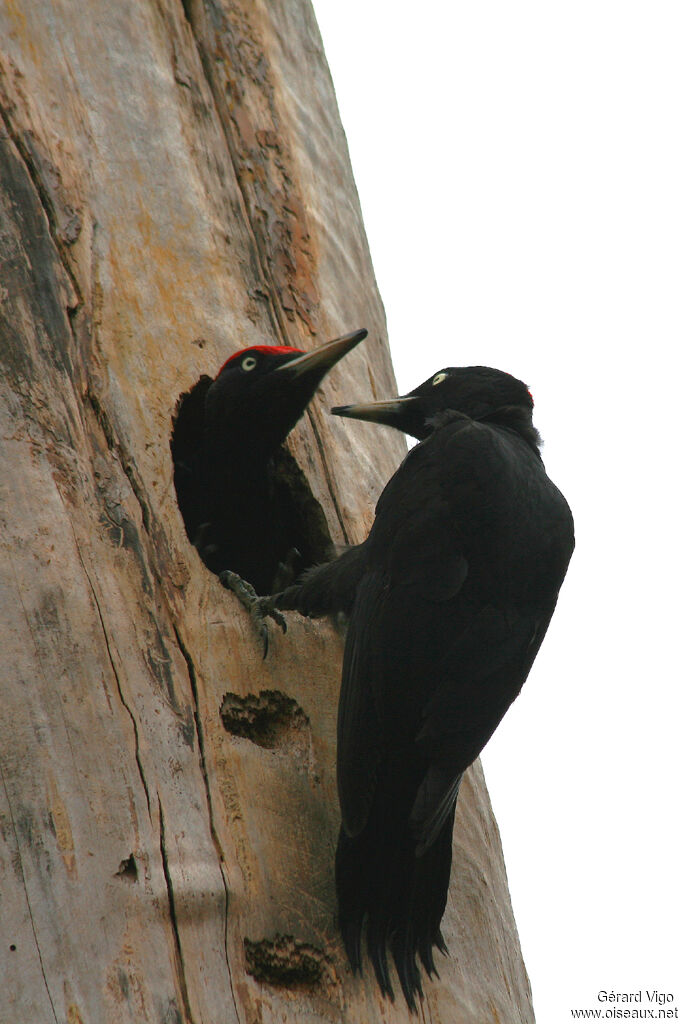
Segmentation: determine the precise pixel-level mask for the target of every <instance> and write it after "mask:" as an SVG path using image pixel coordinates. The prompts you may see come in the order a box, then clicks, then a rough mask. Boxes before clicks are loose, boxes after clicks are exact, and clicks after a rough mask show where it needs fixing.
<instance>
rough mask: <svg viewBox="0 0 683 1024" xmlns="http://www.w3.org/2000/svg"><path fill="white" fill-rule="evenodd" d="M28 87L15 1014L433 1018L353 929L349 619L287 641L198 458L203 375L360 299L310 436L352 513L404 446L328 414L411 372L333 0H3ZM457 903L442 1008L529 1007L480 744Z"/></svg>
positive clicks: (450, 1017) (329, 499) (312, 450)
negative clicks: (397, 985)
mask: <svg viewBox="0 0 683 1024" xmlns="http://www.w3.org/2000/svg"><path fill="white" fill-rule="evenodd" d="M0 105H1V108H2V121H1V122H0V332H1V333H0V373H1V380H0V395H1V404H0V530H1V532H0V547H1V559H0V605H1V612H2V614H1V621H0V637H1V651H2V657H1V662H0V701H1V708H2V717H1V720H0V769H1V772H2V779H1V785H0V1022H1V1024H9V1022H12V1024H42V1022H46V1024H47V1022H50V1021H59V1022H60V1024H62V1022H68V1024H91V1022H97V1024H101V1022H112V1024H114V1022H115V1024H119V1022H135V1024H144V1022H148V1021H149V1022H152V1021H153V1022H163V1024H176V1022H181V1021H182V1022H190V1021H192V1022H195V1024H199V1022H204V1024H219V1022H220V1024H225V1022H240V1024H245V1022H252V1021H263V1022H271V1021H272V1022H275V1021H304V1020H307V1021H314V1020H315V1021H342V1020H346V1021H354V1022H358V1024H361V1022H373V1021H376V1022H378V1021H401V1020H407V1019H408V1018H409V1015H408V1013H407V1011H406V1008H405V1006H403V1005H402V1004H401V1003H398V1002H397V1004H396V1006H393V1007H392V1006H391V1004H388V1003H387V1002H386V1001H384V1000H382V999H381V998H380V997H379V995H378V990H377V987H376V985H375V983H374V980H373V978H372V977H371V975H370V973H369V972H367V973H366V975H365V976H364V977H363V978H357V979H354V978H353V977H352V976H351V974H350V971H349V969H348V967H347V965H346V963H345V960H344V956H343V954H342V951H341V948H340V943H339V939H338V936H337V933H336V930H335V927H334V919H333V915H334V887H333V851H334V844H335V838H336V830H337V827H338V811H337V803H336V794H335V783H334V734H335V714H336V697H337V690H338V681H339V672H340V653H341V641H340V639H339V637H338V635H337V634H336V632H335V631H334V629H333V628H332V626H331V625H329V624H325V623H310V622H306V621H304V620H301V619H298V618H297V617H291V619H292V622H291V626H290V632H289V633H288V635H287V637H281V636H279V635H278V636H275V637H274V639H273V644H272V649H271V653H270V654H269V656H268V659H267V660H266V661H265V662H264V661H262V659H261V652H260V649H259V646H258V643H257V641H256V638H255V636H254V634H253V632H252V629H251V625H250V623H249V620H248V618H247V616H246V615H245V614H244V613H243V612H242V610H241V609H240V608H239V606H238V605H237V603H236V601H235V599H234V598H233V597H231V596H228V595H227V594H226V593H225V592H224V591H223V590H222V589H221V587H220V586H219V585H218V583H217V581H216V580H215V578H214V577H213V576H211V574H210V573H208V572H207V570H206V569H205V568H204V566H203V565H202V563H201V561H200V559H199V557H198V556H197V554H196V552H195V550H194V549H193V548H192V547H191V546H190V545H189V543H188V541H187V538H186V536H185V532H184V528H183V523H182V520H181V518H180V515H179V512H178V508H177V505H176V502H175V494H174V489H173V483H172V478H173V467H172V463H171V457H170V450H169V437H170V430H171V422H172V416H173V412H174V409H175V405H176V402H177V399H178V397H179V396H180V394H181V393H182V392H184V391H186V390H187V389H188V388H189V387H190V386H191V385H192V384H193V383H194V382H195V381H196V380H197V379H198V377H199V376H200V374H201V373H215V372H216V370H217V369H218V367H219V366H220V365H221V363H222V362H223V360H224V359H225V358H226V356H227V355H228V354H229V353H230V351H233V350H235V349H236V348H240V347H243V346H245V345H248V344H263V343H266V344H267V343H271V344H278V343H289V344H295V345H298V346H300V347H303V348H309V347H311V346H312V345H313V344H318V343H321V342H322V341H324V340H326V339H327V338H331V337H334V336H335V335H337V334H339V333H343V332H344V331H346V330H349V329H351V328H354V327H358V326H365V327H367V328H368V329H369V330H370V338H369V339H368V341H367V342H365V343H364V344H363V345H362V346H360V347H359V348H358V349H357V350H355V351H354V352H353V353H352V354H351V355H350V356H349V357H348V358H347V359H346V360H344V361H343V363H342V364H340V366H339V367H337V368H336V369H335V370H334V371H333V372H332V374H331V375H330V377H329V379H328V380H327V382H326V383H325V385H324V386H323V388H322V389H321V391H320V392H319V395H318V398H317V399H316V400H315V402H314V404H313V406H312V409H311V412H310V414H309V415H307V416H306V417H305V418H304V420H303V421H302V423H301V424H300V425H299V427H298V428H297V429H296V431H295V433H294V435H293V437H292V439H291V450H292V451H293V453H294V454H295V456H296V458H297V460H298V461H299V463H300V465H301V466H302V468H303V469H304V471H305V473H306V475H307V478H308V481H309V484H310V486H311V489H312V491H313V493H314V494H315V496H316V497H317V499H318V500H319V501H320V502H321V504H322V506H323V508H324V510H325V514H326V516H327V519H328V524H329V528H330V533H331V535H332V537H333V539H334V540H335V541H339V542H343V541H345V540H349V541H357V540H359V539H362V537H363V536H364V535H365V532H366V530H367V528H368V525H369V523H370V522H371V518H372V508H373V506H374V502H375V500H376V498H377V496H378V494H379V492H380V490H381V487H382V486H383V484H384V482H385V481H386V479H387V478H388V477H389V475H390V473H391V472H392V471H393V469H394V468H395V466H396V465H397V463H398V461H399V459H400V458H401V455H402V452H403V451H404V448H403V443H402V440H401V438H400V437H398V435H393V434H391V433H390V432H388V431H379V430H377V429H373V428H372V427H370V426H365V425H363V424H348V423H345V422H342V421H340V420H336V419H334V418H331V417H328V416H326V415H325V412H324V410H325V409H326V408H329V406H330V405H332V404H335V402H340V401H347V400H351V399H356V400H360V399H363V398H366V399H367V398H370V397H371V396H373V395H375V396H378V397H380V396H385V395H389V394H391V393H392V390H393V387H394V382H393V375H392V370H391V364H390V359H389V355H388V350H387V346H386V328H385V323H384V316H383V310H382V305H381V301H380V299H379V296H378V294H377V290H376V286H375V283H374V277H373V272H372V266H371V262H370V257H369V254H368V249H367V243H366V240H365V235H364V231H363V226H362V221H361V216H360V211H359V205H358V201H357V197H356V193H355V188H354V184H353V179H352V175H351V170H350V166H349V160H348V154H347V151H346V145H345V141H344V135H343V131H342V129H341V126H340V123H339V119H338V114H337V109H336V103H335V100H334V93H333V89H332V85H331V82H330V78H329V74H328V71H327V67H326V64H325V60H324V55H323V53H322V48H321V43H320V39H319V35H318V31H317V27H316V25H315V21H314V18H313V14H312V11H311V8H310V5H309V3H308V0H287V2H285V0H280V2H276V0H269V2H266V0H241V2H240V0H188V2H186V3H185V4H184V5H183V4H181V3H180V0H177V2H174V0H156V2H155V0H117V2H116V3H111V2H110V0H89V2H88V3H87V4H86V5H85V6H84V5H80V4H79V5H74V4H72V3H70V2H68V0H29V2H28V3H15V2H10V0H3V2H2V3H0ZM399 214H400V211H397V215H399ZM264 691H269V693H266V694H264ZM226 693H228V694H233V695H236V696H234V697H232V698H229V700H228V704H229V705H230V706H232V707H233V708H234V707H237V714H236V715H233V718H232V719H230V718H227V719H226V720H227V723H228V726H229V728H230V730H231V731H229V730H228V728H226V726H225V725H224V724H223V720H222V718H221V714H220V710H221V706H222V704H223V700H224V697H225V695H226ZM249 695H252V696H253V697H254V698H255V699H256V698H257V701H256V703H257V705H258V706H259V707H260V708H261V710H262V716H264V718H265V721H266V725H267V727H266V728H265V729H263V728H260V727H257V726H254V724H253V721H252V719H250V718H249V715H248V714H247V715H246V717H245V719H244V721H241V720H239V709H240V698H242V697H245V696H249ZM278 695H280V696H278ZM281 695H285V696H286V698H287V700H283V697H282V696H281ZM259 701H260V704H259ZM283 708H284V710H283ZM269 716H270V717H269ZM444 925H445V927H444V932H445V936H446V940H447V942H448V944H449V947H450V949H451V956H450V958H449V959H443V960H442V961H441V963H440V970H441V980H440V981H434V982H428V983H427V985H426V993H427V995H426V999H425V1001H424V1003H423V1004H422V1006H421V1009H420V1017H421V1019H424V1020H429V1021H433V1022H437V1021H442V1022H449V1024H458V1022H468V1024H469V1022H471V1024H485V1022H488V1021H491V1022H518V1021H523V1022H529V1021H532V1020H533V1012H532V1009H531V1003H530V995H529V988H528V982H527V978H526V974H525V971H524V967H523V963H522V959H521V954H520V950H519V944H518V939H517V934H516V930H515V925H514V919H513V916H512V911H511V908H510V902H509V897H508V893H507V885H506V879H505V870H504V866H503V860H502V853H501V849H500V842H499V838H498V833H497V829H496V825H495V821H494V818H493V815H492V812H491V808H490V805H489V802H488V797H487V794H486V789H485V786H484V782H483V777H482V775H481V771H480V769H479V767H478V766H477V767H476V768H475V769H474V770H473V771H472V772H470V773H469V778H468V780H467V784H466V785H465V786H464V791H463V794H462V797H461V802H460V806H459V810H458V820H457V828H456V839H455V847H454V870H453V882H452V886H451V895H450V901H449V907H448V910H447V914H446V918H445V920H444Z"/></svg>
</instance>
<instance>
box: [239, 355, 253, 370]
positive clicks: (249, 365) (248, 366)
mask: <svg viewBox="0 0 683 1024" xmlns="http://www.w3.org/2000/svg"><path fill="white" fill-rule="evenodd" d="M255 366H256V359H255V358H254V356H245V357H244V359H243V360H242V369H243V370H247V371H248V370H253V369H254V368H255Z"/></svg>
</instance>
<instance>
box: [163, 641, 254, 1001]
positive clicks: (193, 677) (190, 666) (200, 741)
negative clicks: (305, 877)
mask: <svg viewBox="0 0 683 1024" xmlns="http://www.w3.org/2000/svg"><path fill="white" fill-rule="evenodd" d="M173 630H174V633H175V637H176V643H177V644H178V649H179V650H180V653H181V654H182V656H183V658H184V659H185V664H186V666H187V675H188V679H189V681H190V690H191V692H192V701H193V704H194V722H195V730H196V733H197V747H198V754H199V768H200V771H201V773H202V779H203V781H204V789H205V791H206V804H207V807H208V810H209V830H210V833H211V840H212V842H213V845H214V849H215V851H216V857H217V858H218V865H219V868H220V872H221V879H222V881H223V890H224V892H225V901H224V911H223V917H224V931H223V944H224V950H225V963H226V967H227V969H228V981H229V984H230V993H231V995H232V1001H233V1005H234V1008H235V1015H236V1017H237V1019H238V1020H239V1009H238V1003H237V999H236V997H235V989H234V987H233V982H232V967H231V965H230V951H229V948H228V905H229V901H230V893H229V890H228V882H227V879H226V877H225V872H224V864H225V857H224V854H223V848H222V846H221V842H220V839H219V837H218V832H217V830H216V825H215V815H214V809H213V800H212V797H211V786H210V785H209V775H208V771H207V767H206V754H205V741H204V730H203V727H202V721H201V717H200V715H199V692H198V687H197V674H196V671H195V667H194V661H193V660H192V655H191V654H190V652H189V650H188V648H187V647H186V645H185V643H184V641H183V639H182V637H181V635H180V631H179V630H178V627H177V626H176V625H175V624H174V626H173Z"/></svg>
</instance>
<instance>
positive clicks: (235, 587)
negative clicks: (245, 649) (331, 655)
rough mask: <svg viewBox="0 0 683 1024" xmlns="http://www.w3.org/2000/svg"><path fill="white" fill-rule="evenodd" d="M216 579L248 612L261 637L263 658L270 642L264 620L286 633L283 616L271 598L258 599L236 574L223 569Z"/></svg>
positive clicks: (247, 583) (252, 589)
mask: <svg viewBox="0 0 683 1024" xmlns="http://www.w3.org/2000/svg"><path fill="white" fill-rule="evenodd" d="M218 579H219V580H220V581H221V583H222V584H223V586H224V587H225V589H226V590H231V591H232V593H233V594H234V595H235V597H237V599H238V600H239V602H240V604H241V605H242V607H243V608H245V609H246V610H247V611H248V612H249V615H250V616H251V621H252V622H253V623H254V626H255V628H256V631H257V633H258V634H259V636H260V637H261V643H262V644H263V657H264V658H265V657H266V655H267V654H268V643H269V640H270V634H269V632H268V624H267V622H266V619H267V618H268V617H270V618H271V619H273V621H274V622H276V623H277V624H278V626H279V627H280V629H281V630H282V632H283V633H286V632H287V623H286V621H285V617H284V615H283V614H282V612H280V611H278V609H277V608H276V607H275V605H274V604H273V599H272V598H271V597H259V596H258V594H257V593H256V591H255V590H254V588H253V587H252V585H251V583H249V582H248V581H247V580H243V579H242V577H241V576H238V575H237V573H236V572H232V570H230V569H224V570H223V572H221V573H219V574H218Z"/></svg>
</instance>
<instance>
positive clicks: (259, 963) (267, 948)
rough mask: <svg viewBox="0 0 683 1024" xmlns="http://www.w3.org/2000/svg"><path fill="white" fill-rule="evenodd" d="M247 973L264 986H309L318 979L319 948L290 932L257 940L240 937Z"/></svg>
mask: <svg viewBox="0 0 683 1024" xmlns="http://www.w3.org/2000/svg"><path fill="white" fill-rule="evenodd" d="M244 953H245V959H246V963H247V973H248V974H251V976H252V977H253V978H256V980H257V981H261V982H265V983H266V984H268V985H275V986H278V987H286V988H294V989H299V988H303V989H311V988H315V986H316V985H318V984H319V983H320V981H321V980H322V976H323V973H324V968H325V955H324V953H323V952H322V950H320V949H317V948H316V947H315V946H311V945H310V944H309V943H306V942H301V940H300V939H295V938H294V937H293V936H292V935H275V936H274V938H272V939H261V940H260V941H256V942H254V941H252V940H251V939H246V938H245V940H244Z"/></svg>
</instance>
